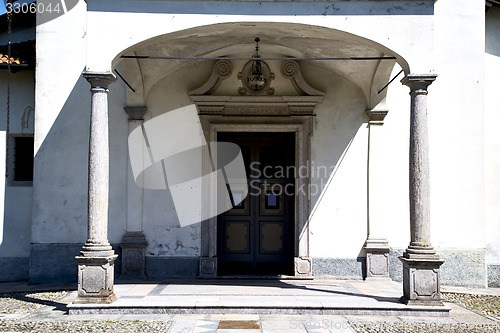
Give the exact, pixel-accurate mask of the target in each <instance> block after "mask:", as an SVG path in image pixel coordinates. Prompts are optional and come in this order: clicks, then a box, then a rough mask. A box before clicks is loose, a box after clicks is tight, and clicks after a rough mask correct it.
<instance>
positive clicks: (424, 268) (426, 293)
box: [399, 256, 444, 305]
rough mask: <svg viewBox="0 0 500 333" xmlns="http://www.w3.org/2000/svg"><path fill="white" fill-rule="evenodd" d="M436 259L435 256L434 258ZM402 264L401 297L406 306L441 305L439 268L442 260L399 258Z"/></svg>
mask: <svg viewBox="0 0 500 333" xmlns="http://www.w3.org/2000/svg"><path fill="white" fill-rule="evenodd" d="M436 257H437V256H436ZM399 259H400V260H401V262H402V263H403V297H402V298H401V301H402V302H403V303H405V304H408V305H443V303H442V301H441V293H440V283H439V267H440V266H441V265H442V264H443V263H444V261H443V260H439V259H438V258H436V259H423V258H420V259H408V258H405V257H400V258H399Z"/></svg>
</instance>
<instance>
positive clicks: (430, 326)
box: [349, 322, 500, 333]
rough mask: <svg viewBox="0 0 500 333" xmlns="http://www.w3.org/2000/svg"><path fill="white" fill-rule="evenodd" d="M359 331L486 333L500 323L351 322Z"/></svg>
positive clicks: (370, 332)
mask: <svg viewBox="0 0 500 333" xmlns="http://www.w3.org/2000/svg"><path fill="white" fill-rule="evenodd" d="M349 324H351V326H352V327H353V328H354V329H355V330H356V332H358V333H381V332H384V333H392V332H394V333H399V332H415V333H465V332H467V333H486V332H496V333H498V332H500V325H488V324H463V323H456V324H444V323H443V324H439V323H424V322H415V323H406V322H373V323H371V322H370V323H366V322H349Z"/></svg>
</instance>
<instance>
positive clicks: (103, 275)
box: [74, 254, 118, 304]
mask: <svg viewBox="0 0 500 333" xmlns="http://www.w3.org/2000/svg"><path fill="white" fill-rule="evenodd" d="M117 257H118V255H116V254H114V255H111V256H108V257H92V256H77V257H75V259H76V261H77V262H78V298H77V299H76V300H75V301H74V303H75V304H89V303H96V304H102V303H104V304H108V303H112V302H113V301H114V300H115V299H116V296H115V294H114V292H113V285H114V262H115V259H116V258H117Z"/></svg>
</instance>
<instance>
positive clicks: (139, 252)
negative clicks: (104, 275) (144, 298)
mask: <svg viewBox="0 0 500 333" xmlns="http://www.w3.org/2000/svg"><path fill="white" fill-rule="evenodd" d="M124 110H125V112H126V113H127V115H128V130H129V134H130V133H131V132H132V131H133V130H135V129H136V128H137V127H140V126H142V124H143V123H144V113H145V112H146V110H147V109H146V107H125V108H124ZM143 153H147V152H143ZM143 156H144V155H143ZM143 156H134V157H133V158H143ZM127 174H128V175H127V232H126V233H125V235H124V236H123V240H122V243H121V245H120V247H121V249H122V272H121V275H120V278H121V279H128V280H135V279H140V280H144V279H146V273H145V270H146V263H145V261H146V247H147V245H148V242H147V241H146V237H145V236H144V233H143V232H142V209H143V199H144V188H143V187H141V186H140V184H136V182H135V180H134V175H133V174H132V168H131V165H130V163H129V166H128V170H127Z"/></svg>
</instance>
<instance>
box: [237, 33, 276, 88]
mask: <svg viewBox="0 0 500 333" xmlns="http://www.w3.org/2000/svg"><path fill="white" fill-rule="evenodd" d="M254 41H255V54H254V56H253V59H252V60H250V61H249V62H247V63H246V64H245V66H244V67H243V70H242V71H241V72H240V73H238V79H240V80H241V82H242V83H243V87H240V88H239V89H238V93H239V94H240V95H264V94H265V95H272V94H274V88H270V87H269V86H270V85H271V80H273V79H274V74H273V73H271V70H270V69H269V66H268V65H267V64H266V63H265V62H264V61H263V60H260V56H259V42H260V39H259V37H255V40H254Z"/></svg>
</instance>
